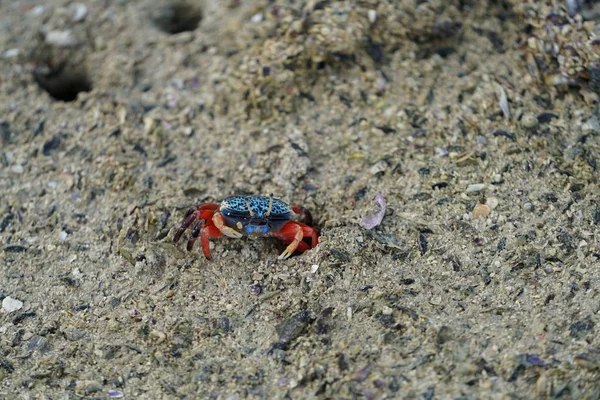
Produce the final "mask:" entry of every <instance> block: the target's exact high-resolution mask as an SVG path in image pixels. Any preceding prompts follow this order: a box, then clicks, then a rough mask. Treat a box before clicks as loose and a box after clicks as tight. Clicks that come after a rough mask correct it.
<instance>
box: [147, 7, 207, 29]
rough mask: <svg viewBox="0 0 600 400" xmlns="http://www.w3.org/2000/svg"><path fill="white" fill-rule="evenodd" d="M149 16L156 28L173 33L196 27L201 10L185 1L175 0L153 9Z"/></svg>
mask: <svg viewBox="0 0 600 400" xmlns="http://www.w3.org/2000/svg"><path fill="white" fill-rule="evenodd" d="M151 18H152V22H153V23H154V24H155V25H156V26H157V27H158V29H160V30H161V31H163V32H165V33H169V34H171V35H174V34H176V33H181V32H188V31H193V30H194V29H196V28H197V27H198V24H199V23H200V21H201V20H202V11H201V10H200V8H199V7H195V6H192V5H191V4H188V3H186V2H177V3H173V4H171V5H168V6H165V7H161V8H159V9H157V10H155V11H154V12H153V13H152V15H151Z"/></svg>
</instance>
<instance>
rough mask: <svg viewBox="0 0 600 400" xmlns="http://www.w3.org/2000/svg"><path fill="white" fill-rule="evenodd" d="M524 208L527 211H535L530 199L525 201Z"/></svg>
mask: <svg viewBox="0 0 600 400" xmlns="http://www.w3.org/2000/svg"><path fill="white" fill-rule="evenodd" d="M523 209H524V210H525V211H533V203H531V202H530V201H526V202H525V203H523Z"/></svg>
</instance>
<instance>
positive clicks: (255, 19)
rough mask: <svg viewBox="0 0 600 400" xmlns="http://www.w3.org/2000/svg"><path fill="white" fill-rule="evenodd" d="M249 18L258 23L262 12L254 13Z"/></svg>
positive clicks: (261, 18)
mask: <svg viewBox="0 0 600 400" xmlns="http://www.w3.org/2000/svg"><path fill="white" fill-rule="evenodd" d="M250 20H251V21H252V22H253V23H255V24H258V23H259V22H262V20H263V15H262V13H258V14H254V15H253V16H252V18H251V19H250Z"/></svg>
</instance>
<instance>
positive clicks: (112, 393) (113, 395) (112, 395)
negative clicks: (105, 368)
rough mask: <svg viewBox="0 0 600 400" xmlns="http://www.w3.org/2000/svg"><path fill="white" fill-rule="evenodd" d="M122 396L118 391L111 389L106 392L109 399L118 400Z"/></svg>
mask: <svg viewBox="0 0 600 400" xmlns="http://www.w3.org/2000/svg"><path fill="white" fill-rule="evenodd" d="M123 396H124V395H123V392H121V391H120V390H115V389H111V390H109V391H108V397H110V398H111V399H120V398H122V397H123Z"/></svg>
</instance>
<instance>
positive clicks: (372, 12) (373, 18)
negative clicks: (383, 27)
mask: <svg viewBox="0 0 600 400" xmlns="http://www.w3.org/2000/svg"><path fill="white" fill-rule="evenodd" d="M367 14H368V17H369V22H370V23H372V24H374V23H375V21H377V11H375V10H373V9H371V10H369V11H367Z"/></svg>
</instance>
